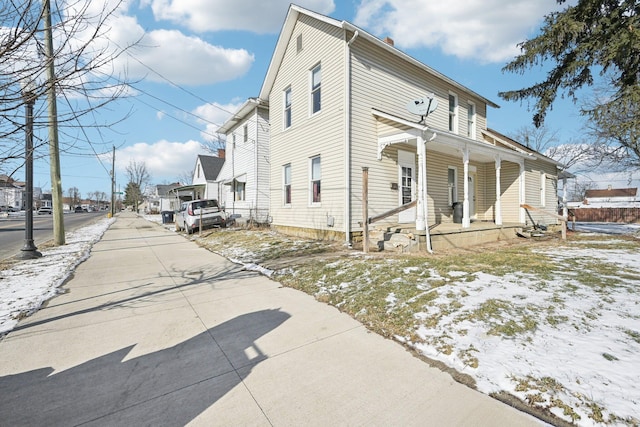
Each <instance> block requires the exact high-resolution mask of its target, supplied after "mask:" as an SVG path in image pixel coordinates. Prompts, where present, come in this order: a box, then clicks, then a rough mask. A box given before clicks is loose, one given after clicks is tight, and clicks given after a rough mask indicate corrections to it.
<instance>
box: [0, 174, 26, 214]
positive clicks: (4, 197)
mask: <svg viewBox="0 0 640 427" xmlns="http://www.w3.org/2000/svg"><path fill="white" fill-rule="evenodd" d="M23 193H24V183H20V182H18V181H14V180H13V179H12V178H11V177H9V176H7V175H0V206H8V207H12V208H18V209H24V198H23Z"/></svg>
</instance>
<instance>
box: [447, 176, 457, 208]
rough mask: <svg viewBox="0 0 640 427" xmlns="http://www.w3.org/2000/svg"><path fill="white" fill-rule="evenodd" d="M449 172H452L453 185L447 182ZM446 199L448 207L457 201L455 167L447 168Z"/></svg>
mask: <svg viewBox="0 0 640 427" xmlns="http://www.w3.org/2000/svg"><path fill="white" fill-rule="evenodd" d="M449 171H453V183H451V182H450V181H449ZM447 199H448V201H449V206H453V204H454V203H456V202H457V201H458V168H457V167H455V166H449V167H448V168H447Z"/></svg>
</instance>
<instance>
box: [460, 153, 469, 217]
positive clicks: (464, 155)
mask: <svg viewBox="0 0 640 427" xmlns="http://www.w3.org/2000/svg"><path fill="white" fill-rule="evenodd" d="M462 161H463V162H464V202H463V203H462V228H469V227H470V226H471V218H469V149H468V148H466V147H465V149H464V150H463V151H462Z"/></svg>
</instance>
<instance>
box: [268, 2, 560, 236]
mask: <svg viewBox="0 0 640 427" xmlns="http://www.w3.org/2000/svg"><path fill="white" fill-rule="evenodd" d="M429 98H431V99H432V102H433V101H437V104H438V108H437V109H435V110H434V111H433V112H431V113H430V114H429V115H428V116H427V117H426V118H425V117H421V116H419V115H416V114H413V113H411V112H409V111H408V109H407V106H408V104H409V103H411V102H414V100H417V99H425V100H426V99H429ZM259 99H260V100H263V101H265V102H268V103H269V110H270V111H269V117H270V124H271V126H270V132H269V133H270V166H271V169H270V182H271V186H270V215H271V217H272V227H274V228H276V229H279V230H281V231H285V232H289V233H301V234H305V235H311V236H316V237H323V238H339V239H344V240H345V242H346V243H347V244H351V243H352V242H353V240H354V237H356V236H357V235H361V234H362V232H363V228H362V218H363V215H362V209H363V206H362V205H363V203H362V200H363V194H362V191H363V168H368V212H369V216H370V217H371V216H378V215H382V214H385V213H388V212H389V211H391V210H393V209H394V208H398V207H404V208H406V207H407V206H412V207H410V208H407V209H404V210H401V211H400V212H398V213H395V214H393V215H391V216H389V217H388V218H386V220H385V221H387V222H389V223H395V224H407V226H414V227H415V230H416V231H417V232H418V233H421V232H422V233H426V231H427V230H428V229H431V228H433V226H434V225H437V224H446V223H453V222H454V220H455V219H456V218H455V215H454V213H455V211H456V209H459V211H460V214H461V220H460V221H459V222H460V223H461V225H460V227H459V228H460V229H462V230H465V229H469V228H470V227H471V223H472V222H474V221H478V222H480V221H486V222H489V223H493V224H495V226H498V227H501V226H503V224H504V225H506V224H514V225H524V224H526V223H527V221H528V216H527V215H526V212H525V210H524V209H523V208H521V207H520V205H521V204H524V203H527V204H529V205H531V206H535V207H537V208H540V209H546V210H548V211H549V212H555V211H556V203H557V197H556V189H555V187H556V183H557V174H558V166H559V164H558V163H557V162H554V161H552V160H550V159H548V158H546V157H544V156H541V155H540V154H538V153H536V152H533V151H531V150H529V149H526V148H524V147H523V146H521V145H520V144H517V143H514V141H512V140H510V139H508V138H506V137H504V136H503V135H501V134H499V133H498V132H495V131H492V130H490V129H488V128H487V108H488V107H497V105H496V104H494V103H493V102H492V101H490V100H488V99H486V98H484V97H483V96H481V95H479V94H477V93H476V92H474V91H472V90H470V89H468V88H466V87H464V86H463V85H461V84H459V83H457V82H455V81H453V80H451V79H450V78H448V77H446V76H444V75H442V74H440V73H439V72H437V71H435V70H433V69H432V68H430V67H428V66H427V65H425V64H422V63H421V62H419V61H417V60H416V59H414V58H412V57H410V56H408V55H406V54H405V53H403V52H402V51H400V50H398V49H396V48H395V47H394V46H393V43H392V41H391V40H389V39H387V40H386V41H382V40H380V39H378V38H376V37H374V36H372V35H371V34H369V33H367V32H366V31H364V30H362V29H361V28H358V27H356V26H354V25H353V24H351V23H349V22H346V21H338V20H335V19H332V18H329V17H326V16H323V15H320V14H317V13H314V12H311V11H309V10H306V9H303V8H301V7H298V6H295V5H292V6H291V7H290V9H289V12H288V14H287V17H286V20H285V22H284V26H283V28H282V31H281V33H280V36H279V39H278V42H277V44H276V47H275V51H274V54H273V57H272V59H271V63H270V65H269V69H268V71H267V74H266V77H265V81H264V83H263V86H262V88H261V91H260V95H259ZM414 201H415V202H416V203H415V205H411V204H410V203H411V202H414ZM460 208H461V209H460ZM532 214H533V215H543V214H542V213H541V212H536V213H533V212H532ZM534 218H535V217H534ZM554 221H555V220H554V219H552V218H551V217H549V218H545V222H546V223H547V224H548V223H552V222H554ZM456 222H458V221H456Z"/></svg>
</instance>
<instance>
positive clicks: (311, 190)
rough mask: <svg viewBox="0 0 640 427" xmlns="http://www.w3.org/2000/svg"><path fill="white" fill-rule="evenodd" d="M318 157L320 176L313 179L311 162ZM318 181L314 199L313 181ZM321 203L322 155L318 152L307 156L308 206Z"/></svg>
mask: <svg viewBox="0 0 640 427" xmlns="http://www.w3.org/2000/svg"><path fill="white" fill-rule="evenodd" d="M316 159H318V161H319V173H320V176H319V177H317V179H314V178H315V177H314V176H313V162H314V160H316ZM316 182H317V183H318V200H317V201H315V194H316V193H315V191H314V190H315V183H316ZM321 203H322V157H321V156H320V155H319V154H318V155H316V156H312V157H309V206H320V205H321Z"/></svg>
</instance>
